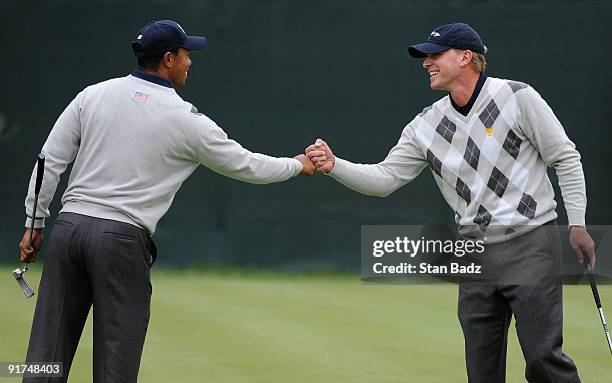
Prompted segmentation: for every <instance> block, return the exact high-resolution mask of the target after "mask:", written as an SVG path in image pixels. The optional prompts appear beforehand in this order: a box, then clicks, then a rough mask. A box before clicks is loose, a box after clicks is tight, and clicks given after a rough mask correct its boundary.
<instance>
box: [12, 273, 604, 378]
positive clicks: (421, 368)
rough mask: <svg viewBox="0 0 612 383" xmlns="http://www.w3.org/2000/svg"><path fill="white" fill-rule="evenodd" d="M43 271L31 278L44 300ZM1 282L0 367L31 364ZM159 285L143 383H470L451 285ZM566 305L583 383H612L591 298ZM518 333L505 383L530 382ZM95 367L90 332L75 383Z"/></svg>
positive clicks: (26, 312) (167, 280)
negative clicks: (0, 363) (525, 375)
mask: <svg viewBox="0 0 612 383" xmlns="http://www.w3.org/2000/svg"><path fill="white" fill-rule="evenodd" d="M40 267H41V265H40V264H37V265H36V266H34V267H33V270H32V271H30V272H28V277H29V280H30V281H31V283H32V285H34V286H35V288H36V289H37V287H38V280H39V278H40V273H39V271H40ZM0 272H1V274H0V275H1V276H2V277H1V278H0V291H2V295H1V298H0V299H1V301H0V303H1V304H0V339H1V340H2V347H0V361H23V359H24V355H25V351H26V348H27V342H28V336H29V330H30V325H31V321H32V314H33V310H34V303H35V302H34V300H31V301H28V300H26V299H25V297H24V296H23V294H22V293H21V291H20V290H19V288H18V286H17V283H16V282H15V281H14V280H13V278H12V276H11V275H10V269H9V268H8V267H3V268H0ZM152 280H153V302H152V315H151V322H150V325H149V332H148V336H147V341H146V343H145V349H144V354H143V359H142V364H141V369H140V379H139V380H140V381H141V382H147V383H149V382H164V383H166V382H213V383H242V382H262V383H263V382H265V383H276V382H278V383H281V382H282V383H286V382H304V383H316V382H321V383H344V382H347V383H348V382H350V383H354V382H376V383H383V382H416V383H427V382H444V383H448V382H465V381H467V378H466V375H465V368H464V361H463V337H462V335H461V330H460V327H459V323H458V320H457V319H456V299H457V288H456V286H453V285H425V286H373V285H362V284H361V283H360V281H359V278H358V277H354V276H326V275H321V276H303V275H287V274H273V273H247V274H244V273H238V272H232V273H226V274H222V273H219V272H196V271H191V272H190V271H187V272H180V271H165V270H154V272H153V275H152ZM600 293H601V295H602V300H603V302H604V309H607V313H608V316H609V317H610V319H609V320H610V321H612V288H611V287H610V286H601V287H600ZM564 296H565V351H566V352H567V353H568V354H570V355H571V356H572V357H573V358H574V360H575V361H576V363H577V365H578V368H579V371H580V373H581V376H582V379H583V381H584V382H593V383H597V382H602V383H603V382H609V381H611V379H612V378H611V377H612V357H611V356H610V352H609V351H608V348H607V346H606V343H605V339H604V336H603V331H602V329H601V324H600V322H599V317H598V314H597V312H596V309H595V305H594V303H593V298H592V295H591V291H590V289H589V287H588V286H566V287H565V290H564ZM33 299H34V298H33ZM90 319H91V317H90ZM514 331H515V330H514V326H513V325H512V326H511V329H510V332H511V336H510V345H509V355H508V382H524V381H525V380H524V378H523V366H524V362H523V359H522V355H521V353H520V347H519V345H518V341H517V338H516V335H515V332H514ZM91 359H92V326H91V322H90V321H88V323H87V324H86V327H85V331H84V333H83V337H82V338H81V343H80V346H79V351H78V353H77V357H76V360H75V362H74V364H73V368H72V371H71V373H70V381H71V382H88V381H91ZM0 381H14V382H16V381H17V380H16V379H8V378H0Z"/></svg>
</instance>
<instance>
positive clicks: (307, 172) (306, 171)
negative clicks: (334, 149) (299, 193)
mask: <svg viewBox="0 0 612 383" xmlns="http://www.w3.org/2000/svg"><path fill="white" fill-rule="evenodd" d="M293 158H295V159H296V160H298V161H300V162H301V163H302V172H301V173H300V174H301V175H303V176H306V177H310V176H311V175H313V174H314V172H315V166H314V164H313V163H312V161H310V159H309V158H308V157H306V155H304V154H298V155H297V156H295V157H293Z"/></svg>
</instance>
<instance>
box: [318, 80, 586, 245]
mask: <svg viewBox="0 0 612 383" xmlns="http://www.w3.org/2000/svg"><path fill="white" fill-rule="evenodd" d="M427 166H429V168H430V169H431V171H432V174H433V176H434V178H435V181H436V183H437V185H438V187H439V188H440V190H441V192H442V194H443V195H444V198H445V199H446V201H447V202H448V204H449V206H450V207H451V209H452V210H453V211H454V212H455V220H456V222H457V224H458V225H459V233H460V234H462V235H463V236H464V237H467V238H475V239H482V240H485V241H486V242H487V243H497V242H503V241H505V240H508V239H511V238H513V237H516V236H518V235H521V234H524V233H526V232H527V231H529V230H531V229H533V228H536V227H538V226H540V225H542V224H544V223H546V222H549V221H551V220H553V219H555V218H556V217H557V214H556V212H555V208H556V202H555V199H554V191H553V188H552V185H551V183H550V180H549V179H548V176H547V174H546V168H547V166H552V167H554V169H555V171H556V173H557V176H558V179H559V186H560V189H561V193H562V196H563V201H564V204H565V209H566V211H567V216H568V219H569V224H570V225H581V226H584V224H585V211H586V188H585V183H584V175H583V171H582V165H581V163H580V154H579V153H578V151H577V150H576V147H575V145H574V143H573V142H572V141H570V139H569V138H568V137H567V135H566V134H565V131H564V130H563V127H562V126H561V123H560V122H559V120H558V119H557V118H556V117H555V115H554V113H553V111H552V110H551V108H550V107H549V106H548V104H547V103H546V102H545V101H544V100H543V99H542V97H541V96H540V95H539V94H538V93H537V92H536V91H535V90H534V89H533V88H532V87H530V86H528V85H527V84H524V83H520V82H516V81H509V80H502V79H497V78H491V77H489V78H487V80H486V82H485V84H484V85H483V87H482V90H481V91H480V94H479V95H478V97H477V99H476V101H475V103H474V105H473V107H472V109H471V110H470V112H469V113H468V115H467V116H463V115H461V114H460V113H458V112H457V111H456V110H455V109H454V108H453V106H452V105H451V100H450V98H449V96H446V97H444V98H442V99H441V100H439V101H437V102H436V103H434V104H433V105H431V106H430V107H428V108H425V109H424V110H423V112H421V113H420V114H419V115H418V116H416V117H415V118H414V119H413V120H412V121H411V122H410V123H409V124H408V125H407V126H406V127H405V128H404V130H403V132H402V136H401V137H400V139H399V142H398V143H397V145H396V146H395V147H393V148H392V149H391V151H390V152H389V154H388V155H387V158H385V160H384V161H382V162H380V163H378V164H367V165H365V164H355V163H351V162H349V161H346V160H343V159H341V158H336V164H335V166H334V169H333V170H332V172H331V173H330V175H331V176H332V177H334V178H335V179H336V180H338V181H339V182H340V183H342V184H344V185H345V186H347V187H349V188H351V189H353V190H355V191H358V192H361V193H364V194H369V195H375V196H387V195H389V194H390V193H392V192H393V191H395V190H396V189H398V188H399V187H401V186H403V185H405V184H406V183H408V182H410V181H412V180H414V179H415V178H416V177H417V176H418V175H419V174H420V172H421V171H422V170H423V169H424V168H425V167H427Z"/></svg>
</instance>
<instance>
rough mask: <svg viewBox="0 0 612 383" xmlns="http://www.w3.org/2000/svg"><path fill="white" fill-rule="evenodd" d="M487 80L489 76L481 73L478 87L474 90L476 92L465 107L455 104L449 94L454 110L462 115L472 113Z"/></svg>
mask: <svg viewBox="0 0 612 383" xmlns="http://www.w3.org/2000/svg"><path fill="white" fill-rule="evenodd" d="M486 80H487V76H485V74H484V73H481V74H480V77H479V78H478V82H477V83H476V87H475V88H474V92H473V93H472V97H470V100H469V101H468V102H467V104H465V105H464V106H459V105H457V104H455V101H453V98H452V97H451V96H450V93H449V95H448V97H449V98H450V100H451V103H452V104H453V108H455V110H456V111H457V112H459V113H461V114H462V115H464V116H467V115H468V113H470V110H472V106H474V102H476V99H477V98H478V95H479V94H480V90H481V89H482V86H483V85H484V83H485V81H486Z"/></svg>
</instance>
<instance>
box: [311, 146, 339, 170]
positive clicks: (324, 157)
mask: <svg viewBox="0 0 612 383" xmlns="http://www.w3.org/2000/svg"><path fill="white" fill-rule="evenodd" d="M306 155H307V156H308V158H310V160H311V161H312V162H313V163H314V164H315V166H316V167H317V171H318V172H321V173H329V172H331V171H332V170H333V169H334V165H335V164H336V157H334V153H332V151H331V149H330V148H329V146H328V145H327V143H326V142H325V141H323V140H322V139H320V138H317V140H316V141H315V143H314V144H312V145H310V146H309V147H307V148H306Z"/></svg>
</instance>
